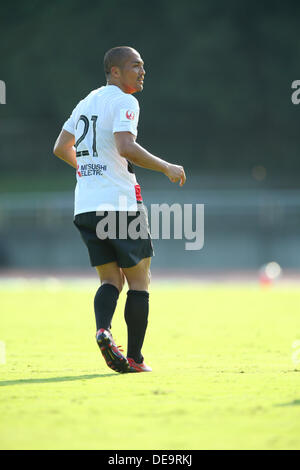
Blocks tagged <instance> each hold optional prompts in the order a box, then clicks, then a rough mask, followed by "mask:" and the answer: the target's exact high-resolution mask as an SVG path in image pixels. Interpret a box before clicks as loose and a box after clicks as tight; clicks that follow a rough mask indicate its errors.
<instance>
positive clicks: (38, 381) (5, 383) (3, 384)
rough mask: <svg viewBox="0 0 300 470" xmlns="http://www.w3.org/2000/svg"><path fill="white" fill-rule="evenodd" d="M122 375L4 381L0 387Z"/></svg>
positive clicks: (109, 375) (71, 376)
mask: <svg viewBox="0 0 300 470" xmlns="http://www.w3.org/2000/svg"><path fill="white" fill-rule="evenodd" d="M118 375H121V374H116V373H114V372H112V373H111V374H90V375H67V376H65V377H48V378H45V379H17V380H3V381H1V382H0V387H7V386H8V385H24V384H47V383H51V382H72V381H75V380H90V379H99V378H102V377H112V376H115V377H117V376H118Z"/></svg>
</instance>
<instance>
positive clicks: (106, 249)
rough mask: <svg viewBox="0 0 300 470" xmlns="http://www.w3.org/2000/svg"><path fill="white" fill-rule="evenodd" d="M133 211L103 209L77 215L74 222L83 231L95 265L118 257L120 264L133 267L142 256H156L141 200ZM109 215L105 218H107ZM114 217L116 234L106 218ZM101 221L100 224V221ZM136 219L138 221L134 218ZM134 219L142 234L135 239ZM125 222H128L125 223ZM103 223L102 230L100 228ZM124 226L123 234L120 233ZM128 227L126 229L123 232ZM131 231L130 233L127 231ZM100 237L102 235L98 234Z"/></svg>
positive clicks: (117, 260)
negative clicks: (108, 210) (133, 236)
mask: <svg viewBox="0 0 300 470" xmlns="http://www.w3.org/2000/svg"><path fill="white" fill-rule="evenodd" d="M132 214H133V212H129V213H128V212H119V211H116V212H107V211H106V212H104V213H103V215H96V212H85V213H83V214H78V215H76V216H75V218H74V224H75V225H76V227H77V228H78V230H79V232H80V235H81V237H82V239H83V241H84V243H85V245H86V246H87V249H88V252H89V257H90V262H91V265H92V266H100V265H102V264H106V263H111V262H112V261H116V262H117V264H118V266H120V268H131V267H132V266H135V265H137V264H138V263H139V262H140V261H141V260H142V259H143V258H149V257H151V256H153V254H154V253H153V246H152V241H151V236H150V231H149V225H148V218H147V214H146V211H145V208H144V206H143V204H139V210H138V211H137V212H135V213H134V215H132ZM105 217H106V219H105V220H104V218H105ZM108 220H111V221H113V220H115V225H114V224H113V232H114V233H113V234H112V233H111V230H108V229H107V227H108V226H107V225H106V226H105V224H104V222H105V221H106V222H107V221H108ZM101 221H103V223H102V224H100V225H98V224H99V222H100V223H101ZM134 221H135V222H136V223H135V222H134ZM131 222H133V225H132V226H133V227H136V230H135V229H134V231H135V232H139V230H140V229H141V226H142V229H141V230H140V231H141V233H142V234H143V235H142V237H140V236H139V237H138V238H136V239H133V238H131V236H130V234H131V231H130V229H129V230H128V228H129V227H130V223H131ZM124 224H126V226H124ZM104 226H105V228H106V229H107V230H106V231H107V232H108V234H107V238H105V239H102V238H103V236H102V235H101V233H103V227H104ZM99 227H101V230H99ZM120 227H121V236H120ZM124 228H125V232H127V233H126V235H124V234H125V232H124ZM128 232H129V233H128ZM99 235H100V237H102V238H99Z"/></svg>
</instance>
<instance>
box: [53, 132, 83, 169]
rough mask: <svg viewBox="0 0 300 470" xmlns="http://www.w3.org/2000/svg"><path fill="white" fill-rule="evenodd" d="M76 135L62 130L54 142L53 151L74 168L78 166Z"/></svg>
mask: <svg viewBox="0 0 300 470" xmlns="http://www.w3.org/2000/svg"><path fill="white" fill-rule="evenodd" d="M74 145H75V137H74V135H73V134H71V133H70V132H68V131H65V130H64V129H63V130H62V131H61V133H60V134H59V136H58V137H57V140H56V142H55V144H54V148H53V153H54V155H56V156H57V157H58V158H61V159H62V160H64V161H65V162H66V163H68V164H69V165H71V166H72V167H73V168H77V160H76V151H75V147H74Z"/></svg>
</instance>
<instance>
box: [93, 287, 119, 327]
mask: <svg viewBox="0 0 300 470" xmlns="http://www.w3.org/2000/svg"><path fill="white" fill-rule="evenodd" d="M118 298H119V291H118V289H117V288H116V287H115V286H113V285H112V284H102V286H100V287H99V289H98V290H97V292H96V295H95V299H94V308H95V317H96V326H97V331H98V330H99V329H100V328H105V330H108V329H109V328H110V327H111V320H112V317H113V314H114V313H115V309H116V306H117V301H118Z"/></svg>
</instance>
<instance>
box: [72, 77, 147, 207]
mask: <svg viewBox="0 0 300 470" xmlns="http://www.w3.org/2000/svg"><path fill="white" fill-rule="evenodd" d="M138 118H139V105H138V101H137V100H136V98H134V97H133V96H132V95H129V94H126V93H124V92H123V91H122V90H121V89H120V88H119V87H117V86H114V85H107V86H103V87H101V88H99V89H97V90H93V91H92V92H91V93H90V94H89V95H88V96H87V97H86V98H84V99H83V100H82V101H80V102H79V103H78V105H77V106H76V108H75V109H74V111H73V112H72V114H71V116H70V118H69V119H68V120H67V121H66V122H65V124H64V126H63V129H65V130H66V131H68V132H70V133H71V134H73V135H74V136H75V148H76V158H77V164H78V167H77V185H76V190H75V211H74V212H75V215H76V214H80V213H84V212H93V211H103V210H137V204H136V197H137V196H136V195H137V186H138V185H137V182H136V178H135V175H134V173H133V172H132V170H131V166H129V165H128V162H127V160H126V159H125V158H123V157H121V155H120V154H119V153H118V150H117V147H116V144H115V139H114V133H115V132H131V133H132V134H133V135H135V136H137V124H138Z"/></svg>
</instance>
